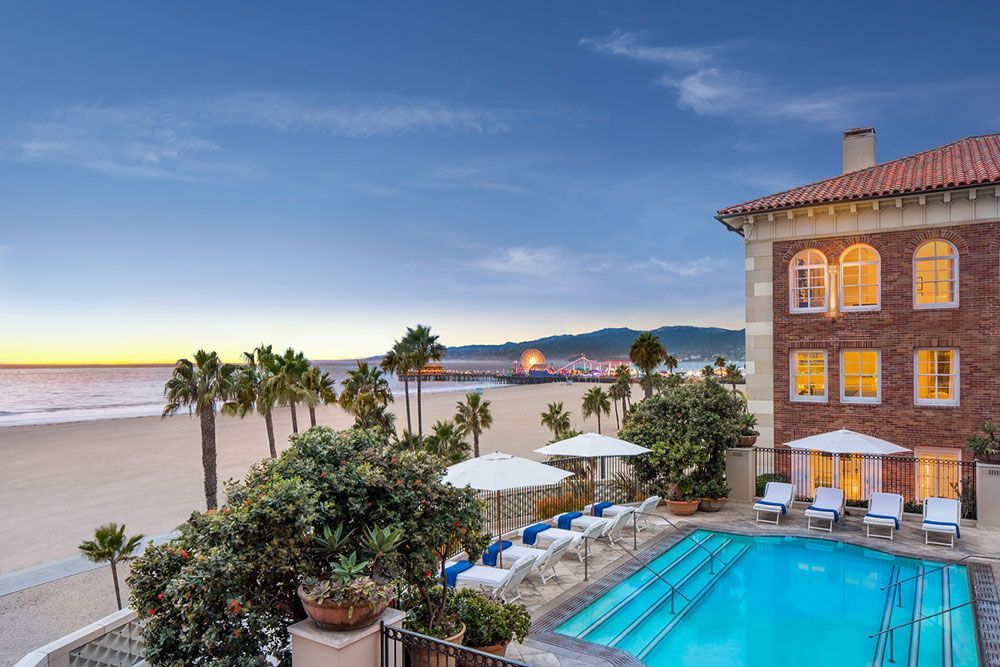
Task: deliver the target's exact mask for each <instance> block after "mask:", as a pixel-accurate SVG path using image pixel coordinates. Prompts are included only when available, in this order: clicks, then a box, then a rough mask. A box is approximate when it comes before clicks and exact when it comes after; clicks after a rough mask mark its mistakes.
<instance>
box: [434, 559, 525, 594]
mask: <svg viewBox="0 0 1000 667" xmlns="http://www.w3.org/2000/svg"><path fill="white" fill-rule="evenodd" d="M534 564H535V557H534V556H526V557H524V558H519V559H517V561H515V562H514V564H513V565H512V566H511V568H510V569H509V570H505V569H503V568H500V567H488V566H486V565H472V564H471V563H469V561H467V560H466V561H455V562H452V563H448V564H447V565H446V568H445V570H446V572H447V569H448V568H452V567H455V566H458V567H459V568H460V571H459V572H457V573H455V574H454V575H452V577H453V579H454V586H455V587H456V588H457V587H458V586H477V585H478V586H479V587H480V588H482V589H483V590H484V591H485V592H486V593H487V594H488V595H489V596H490V597H492V598H494V599H497V600H501V601H502V602H514V601H515V600H519V599H520V598H521V591H519V590H518V586H520V585H521V582H522V581H524V578H525V577H526V576H528V573H529V572H530V571H531V568H532V566H533V565H534ZM446 576H447V575H446ZM449 585H450V582H449Z"/></svg>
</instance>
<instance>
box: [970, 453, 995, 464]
mask: <svg viewBox="0 0 1000 667" xmlns="http://www.w3.org/2000/svg"><path fill="white" fill-rule="evenodd" d="M973 458H975V459H976V460H977V461H979V462H980V463H1000V452H998V453H996V454H976V455H975V456H974V457H973Z"/></svg>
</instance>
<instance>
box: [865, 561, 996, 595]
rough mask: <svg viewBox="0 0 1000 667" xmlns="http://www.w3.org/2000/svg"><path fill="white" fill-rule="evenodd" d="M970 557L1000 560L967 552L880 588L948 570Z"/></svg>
mask: <svg viewBox="0 0 1000 667" xmlns="http://www.w3.org/2000/svg"><path fill="white" fill-rule="evenodd" d="M970 558H982V559H983V560H995V561H1000V556H988V555H986V554H966V555H964V556H962V557H961V558H958V559H956V560H953V561H950V562H948V563H945V564H944V565H940V566H938V567H934V568H931V569H929V570H924V571H923V572H920V573H918V574H915V575H913V576H912V577H907V578H906V579H900V580H898V581H894V582H892V583H891V584H887V585H885V586H883V587H882V588H880V589H879V590H883V591H884V590H888V589H890V588H892V587H894V586H899V585H900V584H902V583H906V582H907V581H913V580H914V579H920V578H921V577H926V576H927V575H928V574H930V573H932V572H940V571H941V570H946V569H948V568H949V567H952V566H954V565H958V564H959V563H962V562H963V561H966V560H968V559H970Z"/></svg>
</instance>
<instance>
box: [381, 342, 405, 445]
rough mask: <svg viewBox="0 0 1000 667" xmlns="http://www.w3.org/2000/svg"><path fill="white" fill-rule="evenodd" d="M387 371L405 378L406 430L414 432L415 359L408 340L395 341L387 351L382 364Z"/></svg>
mask: <svg viewBox="0 0 1000 667" xmlns="http://www.w3.org/2000/svg"><path fill="white" fill-rule="evenodd" d="M380 365H381V366H382V370H384V371H385V372H386V373H395V374H396V375H397V376H400V377H402V378H403V395H404V396H406V431H407V432H408V433H412V432H413V420H412V419H411V418H410V373H411V372H412V371H413V359H412V355H411V354H410V350H409V349H407V347H406V340H405V339H404V340H402V341H399V340H397V341H395V342H394V343H393V344H392V349H391V350H389V351H388V352H386V353H385V356H384V357H382V362H381V364H380Z"/></svg>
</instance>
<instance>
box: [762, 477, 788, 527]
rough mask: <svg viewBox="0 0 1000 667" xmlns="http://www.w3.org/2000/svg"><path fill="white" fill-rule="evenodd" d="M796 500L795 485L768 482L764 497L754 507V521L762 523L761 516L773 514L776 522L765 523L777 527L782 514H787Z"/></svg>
mask: <svg viewBox="0 0 1000 667" xmlns="http://www.w3.org/2000/svg"><path fill="white" fill-rule="evenodd" d="M794 500H795V485H794V484H788V483H787V482H768V483H767V486H765V487H764V497H763V498H761V499H760V500H758V501H757V502H755V503H754V505H753V511H754V512H755V513H756V515H755V518H754V521H756V522H757V523H760V522H761V518H760V515H761V514H762V513H763V514H765V515H767V514H773V515H774V521H773V522H772V521H766V520H765V521H764V523H774V525H775V526H777V525H778V522H779V521H780V520H781V515H782V514H787V513H788V510H789V509H791V507H792V501H794Z"/></svg>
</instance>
